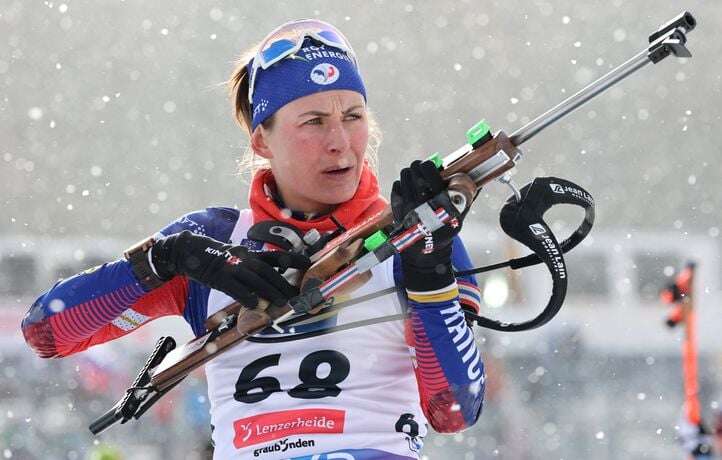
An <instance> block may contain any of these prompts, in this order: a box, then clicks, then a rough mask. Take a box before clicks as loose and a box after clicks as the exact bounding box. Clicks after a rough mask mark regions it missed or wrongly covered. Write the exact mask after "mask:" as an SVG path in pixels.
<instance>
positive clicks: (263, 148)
mask: <svg viewBox="0 0 722 460" xmlns="http://www.w3.org/2000/svg"><path fill="white" fill-rule="evenodd" d="M251 148H252V149H253V151H254V152H256V155H258V156H260V157H263V158H265V159H266V160H270V159H271V158H273V154H272V153H271V149H270V148H269V147H268V131H267V130H266V129H265V128H264V127H263V125H258V126H257V127H256V129H254V130H253V134H251Z"/></svg>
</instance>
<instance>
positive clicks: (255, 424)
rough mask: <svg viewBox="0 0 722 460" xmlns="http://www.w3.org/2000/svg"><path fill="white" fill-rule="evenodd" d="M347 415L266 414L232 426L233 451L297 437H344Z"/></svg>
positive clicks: (325, 411)
mask: <svg viewBox="0 0 722 460" xmlns="http://www.w3.org/2000/svg"><path fill="white" fill-rule="evenodd" d="M345 421H346V411H343V410H337V409H299V410H284V411H279V412H269V413H267V414H260V415H254V416H251V417H246V418H242V419H239V420H236V421H235V422H233V429H234V431H235V437H234V438H233V445H234V446H235V447H236V449H240V448H241V447H247V446H252V445H254V444H259V443H262V442H268V441H273V440H274V439H280V438H286V437H288V436H291V435H298V434H326V433H343V427H344V423H345Z"/></svg>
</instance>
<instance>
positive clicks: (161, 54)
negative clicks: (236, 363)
mask: <svg viewBox="0 0 722 460" xmlns="http://www.w3.org/2000/svg"><path fill="white" fill-rule="evenodd" d="M685 9H687V10H690V11H691V12H692V13H693V14H694V15H695V16H696V18H697V20H698V21H699V25H698V27H697V29H696V30H694V31H693V32H692V33H690V35H689V48H690V50H691V51H692V53H693V55H694V58H693V59H689V60H685V59H677V58H670V59H668V60H665V61H663V62H662V63H660V64H659V65H656V66H647V67H646V68H644V69H642V70H641V71H639V72H638V73H636V74H634V75H633V76H631V77H630V78H628V79H627V80H625V81H623V82H622V83H621V84H619V85H617V86H615V87H613V88H611V89H610V90H608V91H607V92H606V93H604V94H603V95H601V96H599V97H597V98H596V99H594V100H593V101H591V102H590V103H589V104H587V105H585V106H584V107H582V108H580V109H579V110H577V111H576V112H574V113H572V114H570V115H569V116H567V117H566V118H564V119H563V120H561V121H560V122H559V123H557V124H555V125H554V126H552V127H550V128H548V129H547V130H546V131H544V132H543V133H541V134H540V135H538V136H537V137H535V138H534V139H533V140H531V141H529V142H528V143H527V144H525V145H524V146H523V150H524V152H525V153H526V156H525V159H524V161H523V162H522V163H521V164H520V165H519V167H518V168H517V169H516V171H515V180H516V182H517V183H519V184H520V185H521V184H524V183H526V182H527V181H529V180H531V179H532V178H533V177H535V176H542V175H553V176H558V177H564V178H567V179H570V180H572V181H574V182H576V183H578V184H579V185H581V186H582V187H584V188H586V189H587V190H588V191H589V192H590V193H591V194H592V195H593V196H594V197H595V199H596V204H597V220H596V226H595V228H594V230H593V232H592V234H591V236H590V237H588V238H587V240H586V241H585V242H584V244H583V245H582V246H581V247H580V248H578V249H576V250H574V251H573V252H572V253H570V254H569V255H568V257H567V261H568V264H569V273H570V275H569V294H568V298H567V302H566V304H565V306H564V308H563V310H562V312H561V313H560V314H559V316H558V317H557V318H555V319H554V320H553V321H552V322H551V323H549V324H548V325H546V326H544V327H542V328H540V329H539V330H536V331H532V332H525V333H513V334H509V333H507V334H498V333H491V332H488V331H484V330H479V331H477V339H478V341H479V343H480V346H481V347H482V350H483V351H484V355H485V359H486V361H487V364H488V374H489V384H488V396H487V403H486V406H485V412H484V414H483V415H482V417H481V419H480V420H479V422H478V423H477V424H476V425H475V426H474V427H473V428H472V429H470V430H468V431H466V432H464V433H460V434H457V435H453V436H441V435H431V436H429V437H428V438H427V440H426V447H425V450H424V454H425V457H426V458H428V459H446V458H460V459H486V458H504V459H570V458H585V459H616V458H653V459H679V458H683V453H682V450H681V449H680V448H679V446H678V445H677V444H676V441H675V437H676V430H675V426H677V425H678V423H679V419H680V416H681V414H682V411H681V405H682V401H683V397H684V395H683V391H682V376H681V372H682V371H681V364H680V341H681V337H682V335H681V333H680V331H670V330H667V329H666V327H665V326H664V318H665V315H666V308H665V307H664V306H663V305H662V304H661V303H660V301H659V298H658V293H659V289H660V288H661V287H662V286H663V285H664V284H665V283H666V281H667V278H668V277H670V276H673V275H674V274H675V273H677V271H678V270H679V269H680V268H681V267H682V265H683V263H684V262H685V261H687V260H694V261H696V262H697V263H698V275H697V280H696V287H695V297H696V299H697V305H696V307H697V309H698V318H699V328H698V329H699V331H698V334H699V349H700V356H699V359H700V364H699V378H700V385H701V387H700V388H701V394H700V399H701V401H702V409H703V417H704V418H705V419H706V420H708V421H712V420H713V419H714V417H715V415H716V412H717V411H718V409H719V401H720V397H722V372H721V371H720V369H722V360H721V358H722V334H721V333H720V330H721V329H720V319H722V291H721V288H720V286H721V284H722V271H721V269H720V257H721V254H722V252H721V249H720V235H719V234H720V226H721V225H722V221H721V220H720V212H719V209H720V207H721V206H722V184H721V183H720V179H719V178H720V177H722V164H720V162H719V161H718V157H719V154H720V145H722V130H721V129H720V128H721V124H720V116H721V115H722V96H721V95H720V89H721V86H722V82H721V79H722V64H720V56H722V42H721V41H720V39H719V38H720V36H719V30H720V28H721V27H722V3H720V2H713V1H706V2H699V1H684V2H683V1H669V2H664V3H662V2H657V1H653V0H637V1H633V2H632V1H629V0H626V1H625V0H604V1H601V0H598V1H597V0H582V1H571V0H560V1H544V0H533V1H522V0H506V1H486V2H482V1H471V0H469V1H451V0H437V1H434V2H421V1H390V0H374V1H347V2H344V3H340V2H330V1H314V0H307V1H305V2H291V1H289V2H282V1H279V2H260V1H237V2H224V1H195V2H172V1H167V0H157V1H154V2H143V1H140V0H125V1H123V0H101V1H76V0H66V1H43V2H41V1H33V2H27V1H20V0H15V1H12V0H0V139H2V142H1V143H0V174H1V178H2V180H1V181H0V203H1V204H2V213H1V217H0V331H2V334H0V345H1V346H0V454H2V458H12V459H68V460H81V459H99V458H102V454H103V453H109V452H115V453H117V454H118V455H119V457H120V458H123V459H133V460H155V459H161V458H175V459H186V460H196V459H204V458H206V457H207V454H206V453H205V451H204V448H205V444H206V443H207V441H208V439H209V436H210V428H209V418H208V415H207V410H208V403H207V400H206V396H205V383H204V377H203V374H202V373H198V374H194V375H193V376H192V377H191V378H189V379H188V380H187V381H186V382H185V383H183V384H182V385H181V386H179V387H178V388H177V389H175V390H174V391H173V393H171V395H169V397H167V398H165V400H164V401H163V403H162V404H159V405H158V407H157V408H156V409H157V410H156V409H154V410H153V411H152V412H151V413H149V414H148V415H146V416H144V419H142V421H141V422H140V423H138V422H133V423H129V424H127V425H123V426H116V427H114V428H113V429H111V430H109V431H108V432H106V433H104V434H102V435H101V436H100V437H98V438H97V439H96V438H94V437H92V436H91V435H90V433H89V431H88V430H87V425H88V424H89V423H90V421H92V420H93V419H94V418H95V417H97V416H99V415H100V414H102V413H103V412H104V411H105V410H107V409H108V408H109V407H110V406H111V405H112V404H113V403H114V402H115V401H116V400H117V399H118V398H119V397H120V396H121V394H122V392H123V390H124V389H125V388H126V386H127V385H128V384H129V383H130V381H131V380H132V378H133V376H134V374H135V372H136V371H137V369H139V368H140V367H141V366H142V364H143V362H144V360H145V357H146V355H147V353H149V352H150V350H151V348H152V346H153V344H154V342H155V340H156V338H157V337H158V336H160V335H162V334H167V333H168V332H169V331H170V332H172V333H173V335H175V336H176V338H177V339H178V340H181V341H182V340H185V339H188V338H189V337H190V331H189V330H187V328H185V326H184V324H183V322H182V321H180V320H174V319H163V320H159V321H156V322H155V323H153V324H151V325H149V326H146V327H144V328H142V329H141V330H139V331H137V332H135V333H134V334H132V335H131V336H130V337H127V338H125V339H123V340H121V341H118V342H117V343H113V344H110V345H107V346H103V347H97V348H96V349H94V350H92V351H90V352H88V353H85V354H82V355H80V356H76V357H71V358H67V359H64V360H60V361H43V360H40V359H39V358H36V357H35V356H34V354H33V353H32V352H30V351H29V350H28V349H27V347H26V346H25V344H24V341H23V339H22V335H21V333H20V331H19V323H20V320H21V318H22V315H23V314H24V313H25V311H26V310H27V308H28V306H29V305H30V304H31V303H32V302H33V300H34V299H35V298H36V297H37V296H39V295H40V294H41V293H42V292H43V291H44V290H46V289H47V288H49V287H50V286H51V285H52V284H53V283H54V282H55V281H56V280H57V279H58V278H62V277H66V276H69V275H72V274H74V273H76V272H78V271H80V270H83V269H85V268H88V267H91V266H94V265H97V264H99V263H102V262H104V261H108V260H113V259H115V258H117V257H118V255H119V254H120V253H121V251H122V249H124V248H125V247H127V246H128V245H129V244H130V243H132V242H134V241H137V240H139V239H141V238H144V237H146V236H148V235H150V234H152V233H153V232H155V231H156V230H157V229H159V228H161V227H162V226H164V225H165V224H166V223H167V222H170V221H171V220H173V219H175V218H176V217H178V216H180V215H182V214H184V213H186V212H188V211H191V210H195V209H199V208H203V207H206V206H211V205H223V206H234V205H236V206H239V207H244V206H245V203H246V196H247V182H246V181H244V178H243V177H240V176H239V175H238V174H237V173H236V170H237V161H238V159H239V158H240V156H241V154H242V152H243V151H244V149H245V148H246V147H247V140H246V138H245V137H244V135H243V133H242V132H241V131H240V129H239V128H238V127H237V126H236V125H235V124H234V121H233V116H232V109H231V105H230V102H229V101H228V99H227V96H226V92H225V87H224V84H223V83H224V81H225V79H226V78H227V77H228V76H229V75H230V72H231V70H232V67H233V62H234V59H235V58H236V56H237V55H239V54H240V53H241V52H242V51H243V50H245V49H246V48H247V47H249V46H250V45H251V44H253V43H255V42H257V41H259V40H260V39H261V38H263V36H264V35H265V34H266V33H267V32H268V31H270V30H271V29H273V28H274V27H275V26H277V25H278V24H280V23H282V22H284V21H286V20H289V19H295V18H301V17H317V18H320V19H324V20H327V21H330V22H332V23H334V24H336V25H337V26H338V27H339V28H341V29H342V30H343V31H344V32H345V34H346V35H347V36H348V37H349V39H350V40H351V42H352V43H354V46H355V48H356V51H357V53H358V55H359V59H360V63H361V66H362V72H363V74H364V77H365V80H366V86H367V88H368V92H369V105H370V107H371V108H372V110H373V111H374V112H375V114H376V117H377V118H378V120H379V122H380V124H381V127H382V130H383V132H384V141H383V143H382V145H381V149H380V164H379V170H380V178H381V184H382V186H383V190H384V193H386V194H388V192H389V190H390V184H391V182H392V181H393V180H394V179H395V177H396V174H397V172H398V171H399V170H400V169H401V168H402V167H404V166H406V165H408V163H410V162H411V161H412V160H413V159H416V158H424V157H426V156H428V155H429V154H431V153H432V152H435V151H439V152H442V154H445V153H449V152H451V151H453V150H455V149H456V148H457V147H459V146H461V145H462V144H463V143H464V142H465V141H464V133H465V131H466V130H467V129H468V128H469V127H470V126H471V125H473V124H474V123H475V122H476V121H478V120H479V119H481V118H485V119H486V120H487V122H488V123H489V124H490V125H491V126H492V128H493V129H494V130H498V129H503V130H505V131H506V132H507V133H510V132H512V131H514V130H516V129H518V128H519V127H521V126H522V125H523V124H525V123H527V122H528V121H529V120H531V119H533V118H534V117H535V116H536V115H538V114H540V113H542V112H544V111H545V110H547V109H548V108H550V107H551V106H553V105H554V104H556V103H557V102H559V101H561V100H562V99H563V98H565V97H567V96H569V95H570V94H573V93H574V92H575V91H577V90H578V89H580V88H582V87H583V86H584V85H586V84H588V83H590V82H592V81H593V80H595V79H596V78H598V77H600V76H601V75H603V74H604V73H605V72H607V71H608V70H610V69H611V68H613V67H614V66H616V65H618V64H620V63H622V62H624V61H625V60H627V59H628V58H630V57H632V56H633V55H635V54H636V53H637V52H639V51H641V50H642V49H643V48H644V46H645V43H646V42H647V37H648V35H649V34H651V33H652V32H653V31H655V30H656V28H657V26H659V25H660V24H661V23H663V22H666V21H667V20H669V19H671V18H672V17H673V16H675V15H677V14H678V13H680V12H681V11H682V10H685ZM508 193H509V192H508V189H506V188H505V187H504V186H502V185H501V184H496V183H494V184H491V185H489V187H488V190H486V191H485V193H482V195H481V196H480V198H479V199H478V200H477V202H476V203H475V206H474V210H473V213H472V214H471V215H470V216H469V217H468V218H467V222H466V224H465V228H464V231H463V233H462V236H463V237H464V239H465V241H467V246H470V247H471V248H472V255H473V257H474V259H475V262H476V263H477V264H488V263H493V262H497V261H500V260H505V259H504V258H508V257H510V256H514V255H522V254H524V250H523V249H522V248H521V247H520V246H518V245H516V244H513V243H510V242H509V241H508V238H507V237H506V236H504V235H503V233H502V232H501V230H500V229H499V227H498V224H497V220H498V211H499V209H500V207H501V205H502V204H503V202H504V200H505V199H506V197H507V195H508ZM581 218H582V214H581V213H577V212H576V211H575V210H571V211H570V210H559V211H557V210H552V211H551V212H550V213H549V214H548V215H547V221H548V222H549V223H550V224H551V225H552V227H553V229H554V230H555V231H556V232H557V235H558V237H560V238H564V237H566V236H567V235H568V234H569V232H571V231H572V230H573V229H574V228H576V225H577V224H578V222H579V221H580V220H581ZM479 282H480V284H481V285H482V287H483V289H484V300H485V303H486V309H485V310H484V312H483V313H484V314H486V315H488V316H493V317H497V318H504V319H513V320H519V319H528V318H530V317H532V316H534V315H535V314H536V313H537V312H538V311H539V309H540V308H541V307H542V306H543V305H544V304H545V303H546V299H547V297H548V295H549V292H550V282H549V279H548V275H547V274H546V273H545V271H544V270H543V269H540V270H538V269H529V270H525V271H523V273H505V272H496V273H494V274H492V275H488V276H480V277H479Z"/></svg>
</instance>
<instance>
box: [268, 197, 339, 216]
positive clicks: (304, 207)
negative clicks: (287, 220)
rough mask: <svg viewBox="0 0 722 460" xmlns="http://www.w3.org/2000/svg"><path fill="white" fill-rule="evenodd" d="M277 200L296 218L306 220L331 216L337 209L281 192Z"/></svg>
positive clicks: (277, 202) (279, 204) (280, 205)
mask: <svg viewBox="0 0 722 460" xmlns="http://www.w3.org/2000/svg"><path fill="white" fill-rule="evenodd" d="M275 200H276V204H278V206H279V207H281V208H286V209H290V210H291V212H292V213H293V215H294V217H296V218H298V216H303V217H305V219H306V220H307V219H312V218H315V217H318V216H324V215H327V214H330V213H331V211H333V210H334V209H335V208H336V206H335V205H331V204H324V203H318V202H315V201H312V200H304V199H303V198H299V197H292V196H291V197H288V196H286V195H284V194H283V192H282V191H281V190H276V194H275Z"/></svg>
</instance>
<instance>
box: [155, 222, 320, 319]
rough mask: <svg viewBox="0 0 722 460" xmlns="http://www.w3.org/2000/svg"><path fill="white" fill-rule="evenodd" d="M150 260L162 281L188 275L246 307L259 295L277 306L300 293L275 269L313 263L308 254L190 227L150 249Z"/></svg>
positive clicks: (160, 241) (282, 269)
mask: <svg viewBox="0 0 722 460" xmlns="http://www.w3.org/2000/svg"><path fill="white" fill-rule="evenodd" d="M151 260H152V261H153V267H154V268H155V271H156V273H157V274H158V276H159V277H160V278H161V279H162V280H168V279H170V278H172V277H173V276H175V275H186V276H188V277H189V278H192V279H194V280H196V281H198V282H199V283H202V284H204V285H206V286H209V287H211V288H213V289H217V290H219V291H222V292H224V293H226V294H228V295H229V296H230V297H232V298H234V299H235V300H237V301H239V302H241V303H242V304H243V305H245V306H247V307H253V306H256V305H257V304H258V297H262V298H264V299H267V300H268V301H270V302H271V303H272V304H274V305H284V304H286V302H288V299H289V298H291V297H293V296H295V295H297V294H298V288H296V287H295V286H293V285H291V284H289V283H288V281H286V279H285V278H284V277H283V276H281V274H280V273H279V272H278V271H276V270H274V268H273V267H278V268H279V269H280V272H281V273H283V272H284V271H285V270H286V269H287V268H297V269H301V270H305V269H307V268H308V267H309V265H310V264H311V263H310V261H309V259H308V257H306V256H303V255H301V254H296V253H292V252H286V251H266V252H254V251H249V250H248V249H247V248H245V247H243V246H233V245H230V244H224V243H221V242H220V241H217V240H214V239H212V238H208V237H205V236H200V235H195V234H193V233H191V232H189V231H188V230H185V231H183V232H181V233H177V234H175V235H170V236H168V237H165V238H162V239H160V240H158V241H156V242H155V244H154V245H153V248H152V249H151Z"/></svg>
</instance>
